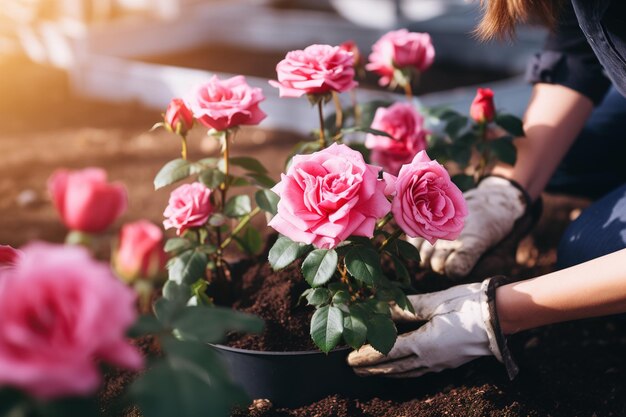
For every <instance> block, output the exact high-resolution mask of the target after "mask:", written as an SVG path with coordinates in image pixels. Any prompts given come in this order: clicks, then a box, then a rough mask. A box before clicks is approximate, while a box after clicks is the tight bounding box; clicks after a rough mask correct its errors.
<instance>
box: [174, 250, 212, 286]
mask: <svg viewBox="0 0 626 417" xmlns="http://www.w3.org/2000/svg"><path fill="white" fill-rule="evenodd" d="M208 261H209V258H208V256H207V254H206V253H204V252H201V251H198V250H190V251H187V252H183V253H181V254H180V255H178V256H177V257H176V258H173V259H172V260H171V263H170V264H168V272H169V279H170V280H172V281H175V282H177V283H178V284H187V285H191V284H193V283H194V282H196V280H197V279H198V278H202V277H204V276H205V269H206V265H207V263H208Z"/></svg>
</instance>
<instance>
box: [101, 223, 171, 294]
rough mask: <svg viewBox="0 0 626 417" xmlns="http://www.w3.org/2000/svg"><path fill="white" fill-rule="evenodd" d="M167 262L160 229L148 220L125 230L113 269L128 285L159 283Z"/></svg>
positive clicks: (122, 232) (124, 227) (124, 228)
mask: <svg viewBox="0 0 626 417" xmlns="http://www.w3.org/2000/svg"><path fill="white" fill-rule="evenodd" d="M166 261H167V256H166V255H165V252H164V251H163V232H162V231H161V228H160V227H158V226H156V225H155V224H153V223H151V222H149V221H147V220H138V221H136V222H133V223H127V224H125V225H124V226H122V228H121V230H120V233H119V241H118V246H117V249H116V251H115V253H114V254H113V266H114V269H115V272H117V274H118V275H119V276H120V277H122V278H123V279H124V280H126V281H127V282H132V281H134V280H136V279H155V278H157V277H158V276H159V274H160V273H161V271H162V270H163V268H164V267H165V262H166Z"/></svg>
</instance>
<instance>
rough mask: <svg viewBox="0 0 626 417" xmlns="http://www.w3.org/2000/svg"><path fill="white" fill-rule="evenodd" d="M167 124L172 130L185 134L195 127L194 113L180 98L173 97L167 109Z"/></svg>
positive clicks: (165, 117)
mask: <svg viewBox="0 0 626 417" xmlns="http://www.w3.org/2000/svg"><path fill="white" fill-rule="evenodd" d="M164 120H165V126H166V127H167V129H168V130H169V131H171V132H174V133H178V134H180V135H182V136H185V135H186V134H187V132H188V131H189V129H191V128H192V127H193V114H192V113H191V110H189V109H188V108H187V106H186V105H185V102H184V101H183V100H182V99H180V98H173V99H172V101H170V104H169V105H168V106H167V110H166V111H165V116H164Z"/></svg>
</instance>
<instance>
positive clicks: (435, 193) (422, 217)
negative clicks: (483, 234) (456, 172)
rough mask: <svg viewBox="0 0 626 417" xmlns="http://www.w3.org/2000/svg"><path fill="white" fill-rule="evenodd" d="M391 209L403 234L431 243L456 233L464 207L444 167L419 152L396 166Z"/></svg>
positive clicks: (464, 213)
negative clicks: (397, 173)
mask: <svg viewBox="0 0 626 417" xmlns="http://www.w3.org/2000/svg"><path fill="white" fill-rule="evenodd" d="M391 212H392V213H393V216H394V218H395V220H396V223H398V225H399V226H400V228H401V229H402V230H403V231H404V232H405V233H406V234H407V236H410V237H422V238H424V239H426V240H427V241H429V242H430V243H431V244H433V243H435V241H436V240H437V239H448V240H454V239H456V238H457V237H458V236H459V234H460V233H461V230H463V220H464V219H465V217H466V216H467V206H466V204H465V199H464V198H463V193H461V190H459V189H458V188H457V186H456V185H454V183H453V182H452V181H451V180H450V175H448V172H447V171H446V170H445V168H444V167H443V166H441V164H439V163H438V162H437V161H431V160H430V158H429V157H428V155H427V154H426V152H425V151H421V152H419V153H418V154H417V155H415V158H414V159H413V161H412V162H411V163H410V164H407V165H403V166H402V168H401V169H400V174H399V175H398V180H397V182H396V196H395V198H394V200H393V203H392V205H391Z"/></svg>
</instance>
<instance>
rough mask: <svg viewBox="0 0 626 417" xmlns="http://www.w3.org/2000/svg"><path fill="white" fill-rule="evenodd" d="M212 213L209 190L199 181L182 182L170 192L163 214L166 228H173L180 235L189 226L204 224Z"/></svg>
mask: <svg viewBox="0 0 626 417" xmlns="http://www.w3.org/2000/svg"><path fill="white" fill-rule="evenodd" d="M212 213H213V205H212V204H211V190H210V189H208V188H207V187H205V186H204V184H202V183H199V182H194V183H191V184H183V185H181V186H180V187H178V188H176V189H175V190H174V191H172V193H171V194H170V199H169V202H168V205H167V207H166V208H165V211H164V212H163V216H165V217H167V219H165V220H164V221H163V226H164V227H165V228H166V229H170V228H172V227H173V228H175V229H176V234H177V235H179V236H180V235H182V234H183V233H184V232H185V230H187V229H189V228H190V227H200V226H202V225H204V224H205V223H206V222H207V220H208V219H209V216H210V215H211V214H212Z"/></svg>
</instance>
